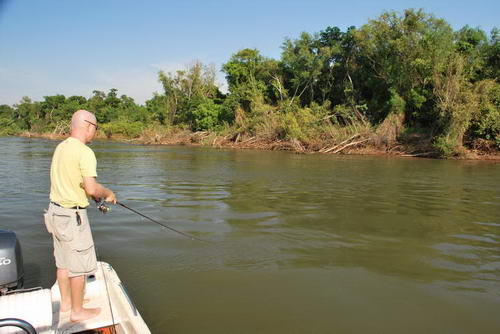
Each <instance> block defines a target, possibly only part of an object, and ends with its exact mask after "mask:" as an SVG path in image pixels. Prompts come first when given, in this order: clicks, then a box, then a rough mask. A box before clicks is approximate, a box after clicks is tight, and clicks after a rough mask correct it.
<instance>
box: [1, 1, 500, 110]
mask: <svg viewBox="0 0 500 334" xmlns="http://www.w3.org/2000/svg"><path fill="white" fill-rule="evenodd" d="M406 8H423V9H424V10H425V11H426V12H428V13H432V14H434V15H435V16H436V17H439V18H444V19H445V20H446V21H447V22H448V23H449V24H451V26H452V27H453V28H454V29H456V30H457V29H460V28H461V27H462V26H464V25H466V24H468V25H470V26H472V27H480V28H481V29H483V30H485V31H486V32H487V33H488V34H489V32H490V31H491V29H492V28H493V27H495V26H496V27H500V15H499V14H498V13H500V1H493V0H492V1H490V0H484V1H483V0H476V1H470V0H469V1H462V0H453V1H452V0H432V1H427V0H420V1H417V0H408V1H404V0H399V1H396V0H378V1H375V0H372V1H368V0H348V1H345V0H344V1H334V0H330V1H326V0H318V1H315V0H309V1H307V0H302V1H296V0H279V1H278V0H276V1H273V0H266V1H263V0H252V1H249V0H246V1H238V0H232V1H226V0H220V1H213V0H204V1H192V0H183V1H168V0H165V1H160V0H155V1H153V0H149V1H148V0H143V1H137V0H134V1H128V0H100V1H96V0H85V1H71V0H70V1H68V0H66V1H64V0H59V1H54V0H44V1H40V0H0V104H9V105H13V104H15V103H18V102H19V101H20V100H21V98H22V97H23V96H28V97H30V98H31V99H32V100H35V101H41V100H43V96H48V95H55V94H64V95H66V96H71V95H82V96H85V97H90V96H91V95H92V91H93V90H101V91H104V92H108V91H109V89H111V88H117V89H118V94H119V95H121V94H125V95H128V96H130V97H132V98H134V99H135V101H136V102H137V103H140V104H142V103H144V101H145V100H147V99H149V98H151V97H152V96H153V93H154V92H159V93H161V92H162V88H161V85H160V83H159V82H158V71H160V70H163V71H165V72H173V71H176V70H181V69H184V68H185V67H186V66H188V65H189V64H190V63H192V62H194V61H201V62H202V63H203V64H206V65H213V66H215V68H216V70H217V72H218V83H219V85H220V86H221V88H222V89H223V90H224V89H225V87H226V84H225V79H224V74H223V73H222V72H220V68H221V65H222V64H223V63H225V62H227V61H228V60H229V58H230V57H231V55H232V54H234V53H236V52H237V51H238V50H240V49H243V48H256V49H258V50H259V51H260V52H261V53H262V54H263V55H264V56H266V57H272V58H276V59H279V57H280V54H281V48H280V47H281V44H282V43H283V41H284V39H285V38H287V37H288V38H292V39H295V38H298V37H299V34H300V33H301V32H303V31H306V32H310V33H315V32H319V31H321V30H323V29H325V28H326V27H328V26H338V27H339V28H341V29H342V30H345V28H347V27H349V26H351V25H354V26H356V27H359V26H361V25H363V24H365V23H367V22H368V20H369V19H374V18H377V17H378V16H379V15H380V14H381V13H382V12H383V11H385V10H396V11H402V10H404V9H406Z"/></svg>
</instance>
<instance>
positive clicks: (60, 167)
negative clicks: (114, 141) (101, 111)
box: [45, 110, 116, 321]
mask: <svg viewBox="0 0 500 334" xmlns="http://www.w3.org/2000/svg"><path fill="white" fill-rule="evenodd" d="M96 131H97V120H96V118H95V116H94V115H93V114H92V113H90V112H88V111H86V110H78V111H76V112H75V113H74V114H73V117H72V118H71V136H70V137H69V138H67V139H66V140H64V141H63V142H61V143H60V144H59V145H58V146H57V148H56V150H55V151H54V156H53V157H52V165H51V168H50V183H51V186H50V204H49V209H48V210H47V213H46V215H45V219H46V224H47V228H48V229H49V232H51V233H52V235H53V240H54V257H55V260H56V267H57V283H58V284H59V290H60V292H61V308H60V309H61V312H68V311H71V315H70V320H71V321H83V320H87V319H90V318H93V317H95V316H97V315H98V314H99V312H100V311H101V310H100V308H84V307H83V295H84V290H85V279H86V276H88V275H90V274H93V273H95V271H96V270H97V259H96V254H95V249H94V243H93V240H92V234H91V231H90V226H89V221H88V218H87V210H86V208H87V206H88V205H89V201H88V197H93V198H94V199H100V198H104V199H105V200H106V202H111V203H114V204H116V196H115V194H114V193H113V192H112V191H111V190H109V189H107V188H105V187H103V186H102V185H101V184H99V183H98V182H97V181H96V177H97V172H96V165H97V161H96V158H95V154H94V152H93V151H92V149H91V148H90V147H88V146H87V145H86V144H87V143H89V142H91V140H92V139H93V138H94V136H95V133H96Z"/></svg>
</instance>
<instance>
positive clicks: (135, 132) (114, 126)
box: [101, 119, 143, 138]
mask: <svg viewBox="0 0 500 334" xmlns="http://www.w3.org/2000/svg"><path fill="white" fill-rule="evenodd" d="M101 128H102V131H103V132H104V133H105V134H106V136H107V137H108V138H111V137H112V136H113V135H116V134H120V135H123V136H125V137H128V138H137V137H139V136H140V135H141V133H142V129H143V124H142V123H141V122H130V121H128V120H125V119H121V120H118V121H113V122H109V123H106V124H102V125H101Z"/></svg>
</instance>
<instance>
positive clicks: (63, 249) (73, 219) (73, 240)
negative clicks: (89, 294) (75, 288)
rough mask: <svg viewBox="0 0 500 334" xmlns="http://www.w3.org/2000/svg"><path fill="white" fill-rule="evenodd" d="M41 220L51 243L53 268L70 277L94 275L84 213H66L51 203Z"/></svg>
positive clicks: (92, 245) (93, 258)
mask: <svg viewBox="0 0 500 334" xmlns="http://www.w3.org/2000/svg"><path fill="white" fill-rule="evenodd" d="M77 213H78V214H79V215H80V221H81V224H80V225H78V221H77ZM44 218H45V225H46V227H47V230H48V231H49V233H51V234H52V237H53V239H54V257H55V259H56V267H57V268H59V269H66V270H68V272H69V277H76V276H81V275H90V274H93V273H95V272H96V270H97V258H96V254H95V248H94V241H93V240H92V232H91V231H90V224H89V220H88V217H87V210H86V209H78V210H75V209H65V208H62V207H59V206H56V205H54V204H52V203H50V205H49V209H48V210H47V212H45V214H44Z"/></svg>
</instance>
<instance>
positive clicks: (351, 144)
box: [332, 139, 370, 154]
mask: <svg viewBox="0 0 500 334" xmlns="http://www.w3.org/2000/svg"><path fill="white" fill-rule="evenodd" d="M368 140H370V139H363V140H360V141H355V142H353V143H349V144H347V145H344V146H342V147H341V148H339V149H338V150H335V151H333V152H332V154H337V153H339V152H341V151H342V150H344V149H346V148H348V147H350V146H353V145H358V144H361V143H364V142H366V141H368Z"/></svg>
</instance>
